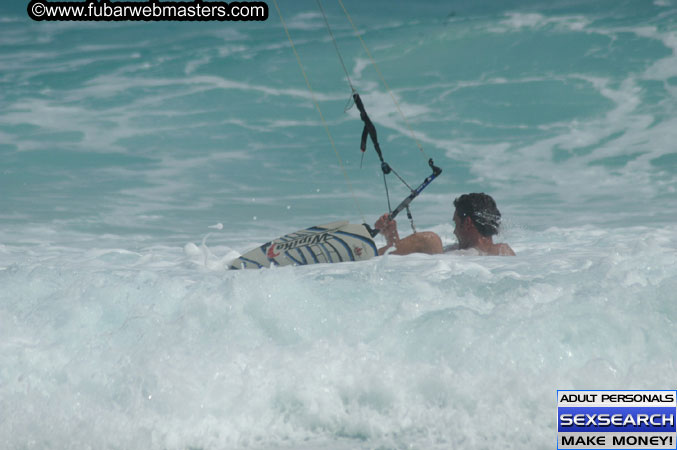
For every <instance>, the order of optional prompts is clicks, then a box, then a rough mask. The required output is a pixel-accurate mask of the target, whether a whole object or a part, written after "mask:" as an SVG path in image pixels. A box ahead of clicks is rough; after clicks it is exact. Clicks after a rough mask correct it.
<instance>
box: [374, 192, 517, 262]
mask: <svg viewBox="0 0 677 450" xmlns="http://www.w3.org/2000/svg"><path fill="white" fill-rule="evenodd" d="M454 207H455V208H456V209H455V211H454V219H453V220H454V224H455V225H456V228H455V229H454V235H456V239H458V243H456V244H453V245H449V246H446V247H444V246H443V245H442V239H440V237H439V236H438V235H437V234H436V233H434V232H432V231H423V232H419V233H414V234H412V235H410V236H407V237H405V238H403V239H400V237H399V234H398V232H397V222H396V221H395V220H391V219H390V216H389V214H384V215H383V216H381V217H380V218H379V219H378V220H377V221H376V223H375V224H374V227H375V228H377V229H378V230H379V231H380V232H381V234H383V236H384V237H385V239H386V246H385V247H382V248H380V249H379V250H378V253H379V255H383V254H384V253H385V252H386V251H387V250H388V249H390V248H391V247H395V250H394V251H393V252H391V253H393V254H395V255H408V254H410V253H427V254H430V255H434V254H438V253H444V252H448V251H453V250H467V249H471V248H474V249H476V250H477V251H479V252H480V254H482V255H505V256H514V255H515V252H514V251H513V250H512V248H510V246H509V245H508V244H495V243H494V241H493V236H494V235H496V234H497V233H498V227H499V225H500V223H501V213H500V211H499V210H498V208H497V207H496V202H495V201H494V199H493V198H491V196H490V195H487V194H484V193H473V194H464V195H461V196H460V197H458V198H457V199H456V200H454Z"/></svg>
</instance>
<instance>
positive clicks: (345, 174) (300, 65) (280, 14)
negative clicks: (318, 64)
mask: <svg viewBox="0 0 677 450" xmlns="http://www.w3.org/2000/svg"><path fill="white" fill-rule="evenodd" d="M273 3H274V4H275V9H276V10H277V14H278V15H279V16H280V21H281V22H282V27H283V28H284V32H285V33H286V35H287V39H289V43H290V44H291V48H292V50H293V51H294V55H295V56H296V62H298V64H299V67H300V68H301V73H302V74H303V78H304V79H305V80H306V86H308V90H309V91H310V96H311V97H312V99H313V103H314V104H315V108H316V109H317V112H318V113H319V114H320V119H321V120H322V125H323V126H324V129H325V131H326V132H327V136H328V137H329V141H330V142H331V146H332V148H333V149H334V153H335V154H336V159H337V160H338V163H339V166H341V171H342V172H343V176H344V177H345V179H346V184H347V185H348V188H349V189H350V194H351V195H352V197H353V201H354V202H355V206H357V210H358V211H359V213H360V216H362V222H365V223H366V220H365V218H364V213H363V212H362V208H360V204H359V202H358V201H357V197H356V196H355V190H354V189H353V185H352V183H351V182H350V178H349V177H348V172H347V171H346V168H345V166H344V165H343V160H342V159H341V156H340V155H339V152H338V149H337V148H336V144H335V143H334V138H333V137H332V135H331V132H330V131H329V126H328V125H327V122H326V120H324V115H323V114H322V110H321V109H320V104H319V103H318V102H317V99H316V98H315V92H314V91H313V88H312V86H311V85H310V80H308V76H307V75H306V71H305V69H304V68H303V64H301V58H300V57H299V54H298V52H297V51H296V46H295V45H294V41H293V40H292V38H291V35H290V34H289V30H288V29H287V24H286V23H285V21H284V18H283V17H282V12H281V11H280V7H279V6H278V4H277V0H273ZM351 87H352V85H351Z"/></svg>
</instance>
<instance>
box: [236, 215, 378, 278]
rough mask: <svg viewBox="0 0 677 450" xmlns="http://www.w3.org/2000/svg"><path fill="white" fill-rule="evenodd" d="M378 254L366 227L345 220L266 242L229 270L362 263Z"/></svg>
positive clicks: (237, 260)
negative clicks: (348, 262) (345, 262)
mask: <svg viewBox="0 0 677 450" xmlns="http://www.w3.org/2000/svg"><path fill="white" fill-rule="evenodd" d="M377 255H378V249H377V248H376V244H374V241H373V240H372V238H371V234H370V233H369V230H368V229H367V226H366V225H363V224H351V223H348V221H341V222H332V223H328V224H326V225H318V226H316V227H310V228H306V229H305V230H299V231H296V232H294V233H289V234H286V235H284V236H282V237H280V238H278V239H275V240H273V241H270V242H266V243H265V244H263V245H262V246H260V247H258V248H255V249H254V250H251V251H249V252H247V253H245V254H244V255H242V256H240V257H239V258H236V259H235V260H233V261H231V262H230V264H229V268H230V269H261V268H263V267H271V266H291V265H296V266H304V265H307V264H319V263H337V262H344V261H364V260H367V259H370V258H372V257H374V256H377Z"/></svg>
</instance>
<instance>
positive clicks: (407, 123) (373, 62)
mask: <svg viewBox="0 0 677 450" xmlns="http://www.w3.org/2000/svg"><path fill="white" fill-rule="evenodd" d="M338 2H339V5H341V8H343V12H344V13H345V14H346V17H347V18H348V22H350V25H351V26H352V27H353V31H354V32H355V36H357V38H358V39H359V40H360V42H361V43H362V48H363V49H364V51H365V52H366V53H367V56H368V57H369V60H370V61H371V64H372V65H373V66H374V69H376V72H377V73H378V76H379V78H381V82H382V83H383V85H384V86H385V88H386V90H387V91H388V93H389V94H390V98H392V99H393V102H394V103H395V107H396V108H397V111H399V113H400V115H401V116H402V119H403V120H404V123H405V124H406V125H407V128H408V129H409V133H410V134H411V137H412V139H413V140H414V142H416V146H417V147H418V149H419V150H421V153H423V156H424V157H425V159H430V158H429V157H428V155H427V154H426V152H425V150H423V146H422V145H421V143H420V142H419V140H418V138H417V137H416V134H415V133H414V130H413V128H412V127H411V124H410V123H409V120H407V117H406V116H405V115H404V113H403V112H402V109H401V108H400V104H399V102H398V101H397V99H396V98H395V94H393V91H392V90H391V89H390V87H389V86H388V83H387V82H386V80H385V78H384V77H383V74H382V73H381V69H379V67H378V64H376V60H374V57H373V56H372V55H371V52H370V51H369V48H367V44H366V43H365V42H364V39H362V35H361V34H360V32H359V31H358V30H357V27H356V26H355V23H354V22H353V19H352V18H351V17H350V14H349V13H348V10H347V9H346V7H345V6H344V5H343V2H342V1H341V0H338Z"/></svg>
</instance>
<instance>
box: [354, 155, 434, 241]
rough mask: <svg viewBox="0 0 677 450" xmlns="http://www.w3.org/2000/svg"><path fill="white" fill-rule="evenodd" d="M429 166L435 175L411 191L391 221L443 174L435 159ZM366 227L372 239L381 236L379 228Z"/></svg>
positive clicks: (430, 161) (392, 214)
mask: <svg viewBox="0 0 677 450" xmlns="http://www.w3.org/2000/svg"><path fill="white" fill-rule="evenodd" d="M428 165H429V166H430V168H431V169H432V170H433V173H432V174H430V175H428V177H426V179H425V180H423V182H422V183H421V184H420V185H419V186H418V187H417V188H416V189H413V190H412V191H411V194H409V195H408V196H407V197H406V198H405V199H404V200H402V202H400V204H399V205H397V208H395V209H394V210H393V212H391V213H390V214H389V219H390V220H393V219H394V218H395V216H397V215H398V214H399V213H401V212H402V210H403V209H408V208H409V204H410V203H411V202H412V201H413V200H414V199H415V198H416V197H418V194H420V193H421V191H423V189H425V188H426V187H428V185H429V184H430V183H432V181H433V180H434V179H435V178H437V177H438V175H439V174H441V173H442V169H440V168H439V167H437V166H436V165H435V164H434V163H433V159H432V158H430V159H429V160H428ZM364 226H365V227H367V230H369V234H371V237H375V236H376V235H377V234H379V232H380V230H379V229H378V228H371V227H370V226H369V224H366V223H365V224H364Z"/></svg>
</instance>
